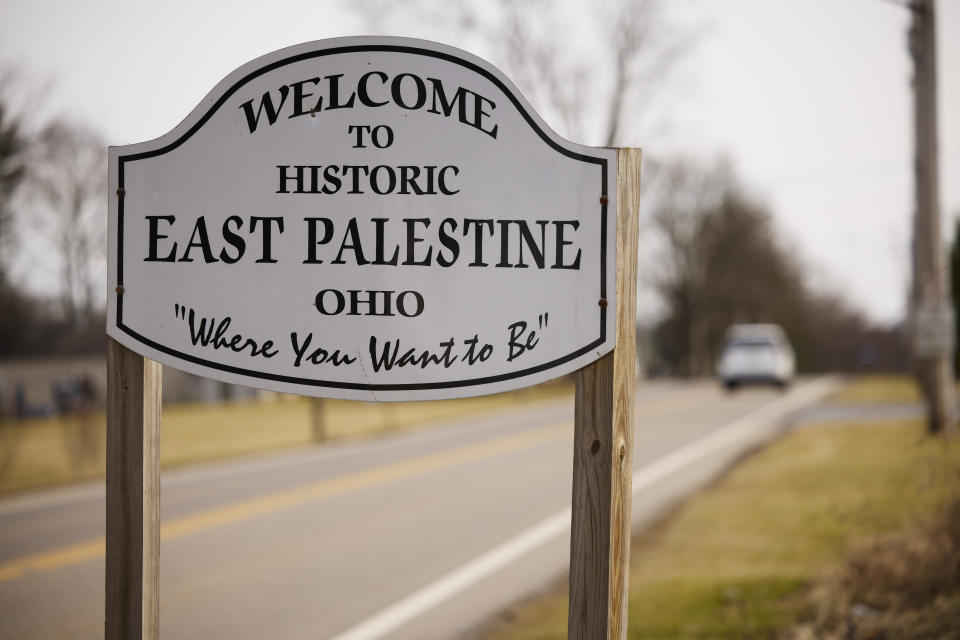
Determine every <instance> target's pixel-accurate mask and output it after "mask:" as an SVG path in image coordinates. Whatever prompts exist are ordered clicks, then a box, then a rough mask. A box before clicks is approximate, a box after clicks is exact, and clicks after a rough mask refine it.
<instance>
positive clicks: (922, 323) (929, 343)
mask: <svg viewBox="0 0 960 640" xmlns="http://www.w3.org/2000/svg"><path fill="white" fill-rule="evenodd" d="M955 335H956V324H955V321H954V317H953V309H952V308H950V307H949V306H948V304H946V303H940V304H937V303H933V304H923V305H921V306H920V307H919V308H918V309H917V310H916V312H915V315H914V318H913V353H914V355H916V356H918V357H920V358H936V357H939V356H946V355H949V354H951V353H953V348H954V343H955V338H954V336H955Z"/></svg>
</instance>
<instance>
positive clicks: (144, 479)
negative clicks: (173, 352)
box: [104, 338, 163, 640]
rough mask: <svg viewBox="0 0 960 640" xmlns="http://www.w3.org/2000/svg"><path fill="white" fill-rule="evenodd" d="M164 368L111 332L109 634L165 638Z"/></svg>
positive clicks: (110, 637)
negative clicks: (162, 584) (162, 580)
mask: <svg viewBox="0 0 960 640" xmlns="http://www.w3.org/2000/svg"><path fill="white" fill-rule="evenodd" d="M162 372H163V370H162V368H161V366H160V364H159V363H157V362H154V361H152V360H149V359H147V358H144V357H143V356H141V355H137V354H136V353H134V352H133V351H130V350H129V349H127V348H126V347H124V346H123V345H121V344H120V343H119V342H116V341H114V340H113V339H112V338H107V523H106V528H107V547H106V616H105V625H104V637H105V638H106V639H107V640H114V639H116V640H120V639H123V640H128V639H129V638H144V639H155V638H157V637H158V636H159V631H158V628H159V624H160V607H159V580H158V575H159V574H158V568H159V567H158V565H159V561H160V398H161V378H162V375H163V373H162Z"/></svg>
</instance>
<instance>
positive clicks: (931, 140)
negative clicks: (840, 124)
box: [908, 0, 956, 433]
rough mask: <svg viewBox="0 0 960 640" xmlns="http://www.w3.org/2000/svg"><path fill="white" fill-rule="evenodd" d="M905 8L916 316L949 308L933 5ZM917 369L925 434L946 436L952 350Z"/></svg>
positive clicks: (930, 0)
mask: <svg viewBox="0 0 960 640" xmlns="http://www.w3.org/2000/svg"><path fill="white" fill-rule="evenodd" d="M908 6H909V9H910V11H911V13H912V22H911V26H910V32H909V40H908V44H909V50H910V55H911V57H912V58H913V117H914V135H915V140H914V162H913V166H914V175H915V180H916V185H915V200H916V209H915V211H914V223H913V225H914V226H913V286H912V291H911V301H910V302H911V307H912V310H913V313H914V315H916V312H917V310H918V308H920V307H924V308H926V309H931V308H932V309H936V308H941V309H946V308H949V305H950V300H949V296H948V293H947V291H948V288H949V287H948V286H947V283H948V280H947V277H948V276H947V273H946V271H945V269H944V264H943V246H942V245H941V239H940V166H939V155H938V148H937V144H938V138H939V134H938V133H937V43H936V33H937V29H936V13H935V10H936V2H934V0H914V1H913V2H910V3H909V5H908ZM916 330H917V327H914V331H916ZM944 346H946V345H944ZM917 367H918V369H919V371H918V373H919V376H920V383H921V387H922V388H923V391H924V395H925V396H926V400H927V416H928V426H929V430H930V432H931V433H936V432H944V433H952V432H953V430H954V422H955V415H954V414H955V405H956V399H955V397H954V396H955V390H954V371H953V353H952V350H951V349H948V348H944V349H942V351H941V352H940V353H938V354H937V355H926V354H925V355H923V356H921V357H919V358H918V362H917Z"/></svg>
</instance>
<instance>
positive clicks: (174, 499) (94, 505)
mask: <svg viewBox="0 0 960 640" xmlns="http://www.w3.org/2000/svg"><path fill="white" fill-rule="evenodd" d="M836 384H837V382H836V381H835V380H833V379H819V380H813V381H801V382H798V383H797V384H795V385H794V386H793V387H792V388H791V389H790V391H788V392H786V393H781V392H778V391H774V390H767V389H747V390H744V391H740V392H737V393H735V394H732V395H727V394H725V393H724V392H723V391H721V390H720V389H719V387H718V386H717V385H715V384H712V383H698V384H692V385H683V384H677V383H644V384H642V385H640V386H639V387H638V399H637V407H638V409H637V425H638V426H637V437H636V450H635V452H634V465H635V475H634V524H635V526H642V524H644V523H646V522H649V521H650V520H651V519H652V518H653V517H655V516H656V514H657V513H659V512H660V511H661V510H662V509H663V508H665V507H666V506H668V505H669V504H671V503H672V502H673V501H675V500H676V499H677V498H679V497H682V496H683V495H686V494H687V493H689V492H690V491H692V490H693V489H695V488H696V487H697V486H699V485H701V484H702V483H704V482H707V481H708V480H709V479H710V478H712V477H713V476H714V475H715V474H716V473H718V472H719V471H720V470H722V469H723V468H724V467H725V466H727V465H729V464H730V462H731V461H732V460H735V459H736V458H737V457H738V456H740V455H742V454H743V452H744V451H745V450H747V449H749V448H750V447H753V446H755V445H756V444H757V443H758V442H760V441H762V440H763V439H765V438H768V437H770V436H771V435H772V434H774V433H776V431H777V430H778V429H779V428H780V425H782V424H784V423H785V422H786V421H787V420H788V416H789V415H790V414H792V413H793V412H795V411H797V410H798V409H800V408H802V407H805V406H809V405H810V404H811V403H814V402H816V400H817V399H819V398H820V397H822V396H823V395H824V394H825V393H827V392H828V391H829V390H830V389H831V388H833V387H834V386H835V385H836ZM572 414H573V407H572V402H554V403H551V404H544V405H539V406H535V407H524V408H522V409H515V410H512V411H509V412H502V413H498V414H496V415H487V416H485V417H482V418H477V419H469V420H463V421H460V422H457V423H451V424H449V425H444V426H443V427H442V428H436V429H430V430H425V431H421V432H418V433H413V434H406V435H398V436H393V437H389V438H383V439H378V440H371V441H364V442H354V443H344V444H334V445H328V446H324V447H316V448H312V449H308V450H301V451H296V452H287V453H283V454H275V455H270V456H264V457H259V458H256V459H247V460H242V461H232V462H227V463H220V464H215V465H207V466H203V467H195V468H191V469H187V470H180V471H175V472H170V473H165V474H164V477H163V482H162V520H163V529H162V537H161V540H162V542H161V559H160V629H161V634H162V636H164V637H167V638H204V639H208V638H257V639H259V638H266V637H272V638H336V639H337V640H363V639H372V638H379V637H385V638H399V639H406V638H409V639H417V640H427V639H430V638H444V639H446V638H456V637H465V636H467V637H468V636H470V635H473V634H475V633H476V632H477V630H478V629H479V628H481V627H482V625H483V624H484V623H485V622H487V621H489V620H490V619H491V618H492V617H493V616H495V615H496V614H497V612H499V611H501V610H502V609H503V608H504V607H506V606H508V605H510V604H511V603H513V602H516V601H517V600H518V599H520V598H523V597H526V596H529V595H531V594H533V593H535V592H536V591H538V590H541V589H543V588H545V587H546V586H548V585H549V584H551V583H552V582H553V581H554V580H556V579H558V578H560V577H562V576H563V574H564V572H565V571H566V567H567V563H568V554H569V506H570V492H571V488H570V487H571V466H572V456H573V454H572V441H573V438H572V435H573V426H572ZM103 501H104V497H103V488H102V486H96V485H89V486H83V487H76V488H71V489H63V490H58V491H51V492H44V493H38V494H33V495H29V496H24V497H18V498H12V499H7V500H5V501H0V638H15V639H18V640H19V639H22V638H98V637H102V635H103V610H104V606H103V598H104V596H103V590H104V589H103V535H104V530H103V520H104V506H103Z"/></svg>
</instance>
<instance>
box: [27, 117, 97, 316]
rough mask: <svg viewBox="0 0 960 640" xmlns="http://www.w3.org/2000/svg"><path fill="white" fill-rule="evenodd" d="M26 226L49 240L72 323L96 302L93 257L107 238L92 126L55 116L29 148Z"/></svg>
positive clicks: (90, 309) (62, 303) (66, 308)
mask: <svg viewBox="0 0 960 640" xmlns="http://www.w3.org/2000/svg"><path fill="white" fill-rule="evenodd" d="M29 154H30V155H29V158H30V165H29V166H30V171H29V174H28V178H27V179H28V183H29V186H30V192H31V195H32V198H31V200H30V204H31V205H32V206H31V208H30V225H31V226H33V227H34V228H36V229H38V230H39V231H40V232H41V233H43V234H44V235H46V236H47V238H49V239H50V241H51V242H52V244H53V246H54V247H55V252H56V258H55V260H56V263H57V265H58V270H59V272H60V302H61V307H62V310H63V313H64V315H65V316H66V319H67V320H68V321H69V323H70V324H71V325H73V326H75V327H76V326H81V325H82V324H83V323H85V322H86V321H87V320H88V319H89V318H90V315H91V314H92V313H93V311H94V309H95V307H96V306H97V296H96V295H95V293H94V266H95V265H94V257H95V256H96V255H98V254H100V255H102V254H103V252H104V245H105V242H106V229H105V216H104V210H105V206H104V198H105V194H106V171H105V167H106V147H105V146H104V144H103V143H102V141H101V140H100V138H99V137H98V136H97V135H96V134H95V133H93V132H92V131H90V130H88V129H86V128H83V127H80V126H78V125H74V124H71V123H67V122H65V121H63V120H56V121H54V122H51V123H50V124H48V125H46V126H45V127H43V128H42V129H41V130H40V132H39V133H38V134H37V136H36V138H35V139H34V140H32V142H31V145H30V150H29Z"/></svg>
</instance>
